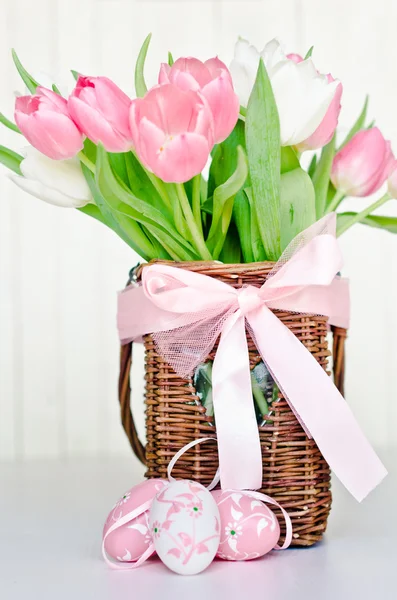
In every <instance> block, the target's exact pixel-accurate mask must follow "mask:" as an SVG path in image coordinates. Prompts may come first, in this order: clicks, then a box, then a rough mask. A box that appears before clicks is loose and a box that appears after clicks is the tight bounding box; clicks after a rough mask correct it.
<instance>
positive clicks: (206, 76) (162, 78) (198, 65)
mask: <svg viewBox="0 0 397 600" xmlns="http://www.w3.org/2000/svg"><path fill="white" fill-rule="evenodd" d="M167 83H173V84H174V85H176V86H178V87H179V88H180V89H181V90H194V91H196V92H200V93H201V94H202V95H203V96H204V98H205V99H206V100H207V102H208V104H209V107H210V109H211V112H212V117H213V121H214V139H215V143H216V144H218V143H219V142H223V140H225V139H226V138H227V137H228V135H229V134H230V133H231V132H232V131H233V129H234V126H235V124H236V123H237V119H238V115H239V111H240V104H239V100H238V96H237V95H236V94H235V93H234V89H233V83H232V78H231V75H230V73H229V70H228V68H227V67H226V65H225V64H224V63H223V62H222V61H221V60H219V58H210V59H209V60H206V61H205V62H204V63H203V62H201V61H200V60H198V59H197V58H178V60H176V61H175V62H174V64H173V65H172V67H170V66H169V65H167V64H162V65H161V69H160V73H159V84H160V85H163V84H167Z"/></svg>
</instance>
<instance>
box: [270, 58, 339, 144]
mask: <svg viewBox="0 0 397 600" xmlns="http://www.w3.org/2000/svg"><path fill="white" fill-rule="evenodd" d="M271 83H272V87H273V92H274V96H275V99H276V103H277V108H278V112H279V115H280V130H281V131H280V137H281V144H282V145H283V146H292V145H296V144H299V143H300V142H302V141H303V140H305V139H307V138H308V137H309V136H310V135H311V134H312V133H313V132H314V131H315V130H316V129H317V127H318V126H319V125H320V123H321V121H322V120H323V118H324V116H325V114H326V112H327V110H328V107H329V105H330V104H331V102H332V99H333V97H334V94H335V91H336V88H337V86H338V85H339V82H338V81H336V80H335V81H333V82H332V83H328V80H327V77H326V76H323V75H319V74H318V73H317V71H316V69H315V67H314V65H313V63H312V61H311V60H310V59H308V60H305V61H303V62H301V63H299V64H295V63H294V62H293V61H291V60H286V61H283V62H280V63H278V64H277V65H276V67H275V68H274V69H273V73H272V77H271Z"/></svg>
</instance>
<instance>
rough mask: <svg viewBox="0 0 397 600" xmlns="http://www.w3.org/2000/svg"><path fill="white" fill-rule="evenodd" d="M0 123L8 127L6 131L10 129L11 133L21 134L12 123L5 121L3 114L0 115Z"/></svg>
mask: <svg viewBox="0 0 397 600" xmlns="http://www.w3.org/2000/svg"><path fill="white" fill-rule="evenodd" d="M0 123H1V124H2V125H5V126H6V127H8V129H11V131H15V133H21V131H20V129H19V128H18V127H17V126H16V125H15V124H14V123H13V122H12V121H10V120H9V119H7V117H5V116H4V115H3V113H0Z"/></svg>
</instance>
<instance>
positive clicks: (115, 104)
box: [95, 77, 131, 139]
mask: <svg viewBox="0 0 397 600" xmlns="http://www.w3.org/2000/svg"><path fill="white" fill-rule="evenodd" d="M95 92H96V98H97V103H98V107H99V110H100V112H101V113H102V115H103V116H104V117H105V119H106V120H107V121H108V122H109V123H110V124H111V125H112V127H114V128H115V129H117V131H118V132H119V133H120V134H121V136H123V137H125V138H127V139H128V136H129V123H128V117H129V109H130V105H131V100H130V98H129V97H128V96H127V94H125V93H124V92H123V91H122V90H121V89H120V88H119V87H118V86H117V85H116V84H115V83H113V81H112V80H111V79H108V78H107V77H96V78H95Z"/></svg>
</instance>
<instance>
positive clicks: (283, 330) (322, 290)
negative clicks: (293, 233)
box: [118, 214, 387, 501]
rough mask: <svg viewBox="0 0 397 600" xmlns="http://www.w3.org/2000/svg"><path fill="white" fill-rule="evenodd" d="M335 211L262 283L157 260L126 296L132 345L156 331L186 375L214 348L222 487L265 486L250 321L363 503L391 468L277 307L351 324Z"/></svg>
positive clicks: (267, 357)
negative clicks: (230, 280) (233, 282)
mask: <svg viewBox="0 0 397 600" xmlns="http://www.w3.org/2000/svg"><path fill="white" fill-rule="evenodd" d="M335 227H336V216H335V214H331V215H328V216H326V217H324V218H323V219H321V220H320V221H318V222H317V223H315V224H314V225H312V226H311V227H309V228H308V229H307V230H306V231H304V232H302V233H301V234H299V235H298V236H297V237H296V238H295V239H294V240H293V241H292V242H291V244H290V245H289V246H288V248H287V249H286V250H285V251H284V253H283V255H282V257H281V258H280V260H279V261H278V262H277V264H276V266H275V267H274V269H273V270H272V272H271V274H270V275H271V276H269V277H268V279H267V280H266V282H265V283H264V284H263V286H262V287H260V288H256V287H253V286H247V287H243V288H241V289H234V288H233V287H231V286H230V285H228V284H226V283H223V282H221V281H217V280H216V279H213V278H211V277H208V276H205V275H201V274H198V273H193V272H189V271H186V270H184V269H179V268H176V267H170V266H165V265H161V264H154V265H151V266H148V267H146V268H145V269H144V270H143V275H142V286H141V287H135V288H134V287H129V288H126V289H125V290H123V291H122V292H121V293H120V294H119V301H118V328H119V335H120V339H121V341H122V342H123V343H127V342H128V341H130V340H131V339H134V340H137V339H140V338H141V336H142V335H144V334H146V333H151V334H153V338H154V341H155V343H156V345H157V347H158V350H159V352H160V353H161V355H162V356H163V357H164V359H165V360H166V361H167V362H168V363H169V364H170V365H171V366H172V367H173V368H174V370H175V371H176V373H178V374H179V375H180V376H182V377H186V376H187V375H190V374H191V373H192V372H193V370H194V369H195V367H197V365H199V364H200V363H201V362H203V360H205V358H206V357H207V356H208V354H209V352H210V351H211V349H212V348H213V346H214V344H215V342H216V340H217V339H218V337H219V334H220V341H219V345H218V349H217V352H216V356H215V359H214V363H213V369H212V387H213V402H214V412H215V419H216V426H217V438H218V452H219V466H220V476H221V485H222V488H233V489H259V488H260V487H261V485H262V455H261V447H260V440H259V432H258V425H257V421H256V416H255V411H254V404H253V400H252V391H251V379H250V365H249V355H248V346H247V340H246V331H245V329H246V325H247V326H248V329H249V331H250V333H251V336H252V338H253V340H254V342H255V345H256V347H257V349H258V351H259V353H260V355H261V357H262V359H263V361H264V363H265V364H266V365H267V368H268V370H269V372H270V373H271V375H272V377H273V379H274V380H275V382H276V383H277V385H278V387H279V389H280V390H281V391H282V393H283V395H284V397H285V398H286V400H287V401H288V403H289V405H290V407H291V409H292V410H293V411H294V413H295V415H296V416H297V418H298V419H299V421H300V423H301V424H302V426H303V427H304V428H305V431H306V432H307V433H308V435H309V436H310V437H313V438H314V440H315V441H316V444H317V446H318V447H319V449H320V450H321V452H322V454H323V456H324V458H325V459H326V461H327V462H328V464H329V465H330V467H331V469H332V470H333V471H334V473H335V474H336V475H337V477H338V478H339V479H340V480H341V482H342V483H343V484H344V485H345V487H346V488H347V489H348V490H349V491H350V492H351V494H352V495H353V496H354V497H355V498H356V499H357V500H359V501H361V500H362V499H363V498H364V497H365V496H366V495H367V494H368V493H369V492H370V491H371V490H372V489H373V488H374V487H375V486H376V485H377V484H378V483H379V482H380V481H381V480H382V479H383V477H384V476H385V475H386V474H387V471H386V469H385V467H384V466H383V464H382V463H381V461H380V460H379V458H378V457H377V455H376V454H375V452H374V451H373V449H372V448H371V446H370V444H369V443H368V441H367V439H366V438H365V436H364V434H363V432H362V431H361V429H360V427H359V426H358V424H357V422H356V420H355V419H354V416H353V414H352V412H351V410H350V408H349V407H348V405H347V403H346V402H345V400H344V398H343V397H342V396H341V394H340V393H339V391H338V390H337V389H336V387H335V386H334V384H333V383H332V381H331V378H330V377H329V376H328V375H327V374H326V372H325V371H324V370H323V369H322V367H321V366H320V365H319V364H318V362H317V361H316V359H315V358H314V357H313V356H312V354H311V353H310V352H309V351H308V350H307V349H306V348H305V346H304V345H303V344H302V343H301V342H300V341H299V340H298V338H297V337H295V335H294V334H293V333H292V332H291V331H290V330H289V329H288V328H287V327H286V326H285V325H284V324H283V323H282V322H281V321H280V319H279V318H278V317H277V315H276V314H274V313H273V312H272V310H275V309H279V310H287V311H294V312H300V313H311V314H321V315H326V316H328V317H329V322H330V323H331V324H334V325H338V326H341V327H347V326H348V320H349V294H348V282H347V280H345V279H342V278H340V277H338V276H337V274H338V272H339V271H340V270H341V268H342V257H341V252H340V250H339V246H338V244H337V241H336V237H335Z"/></svg>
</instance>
